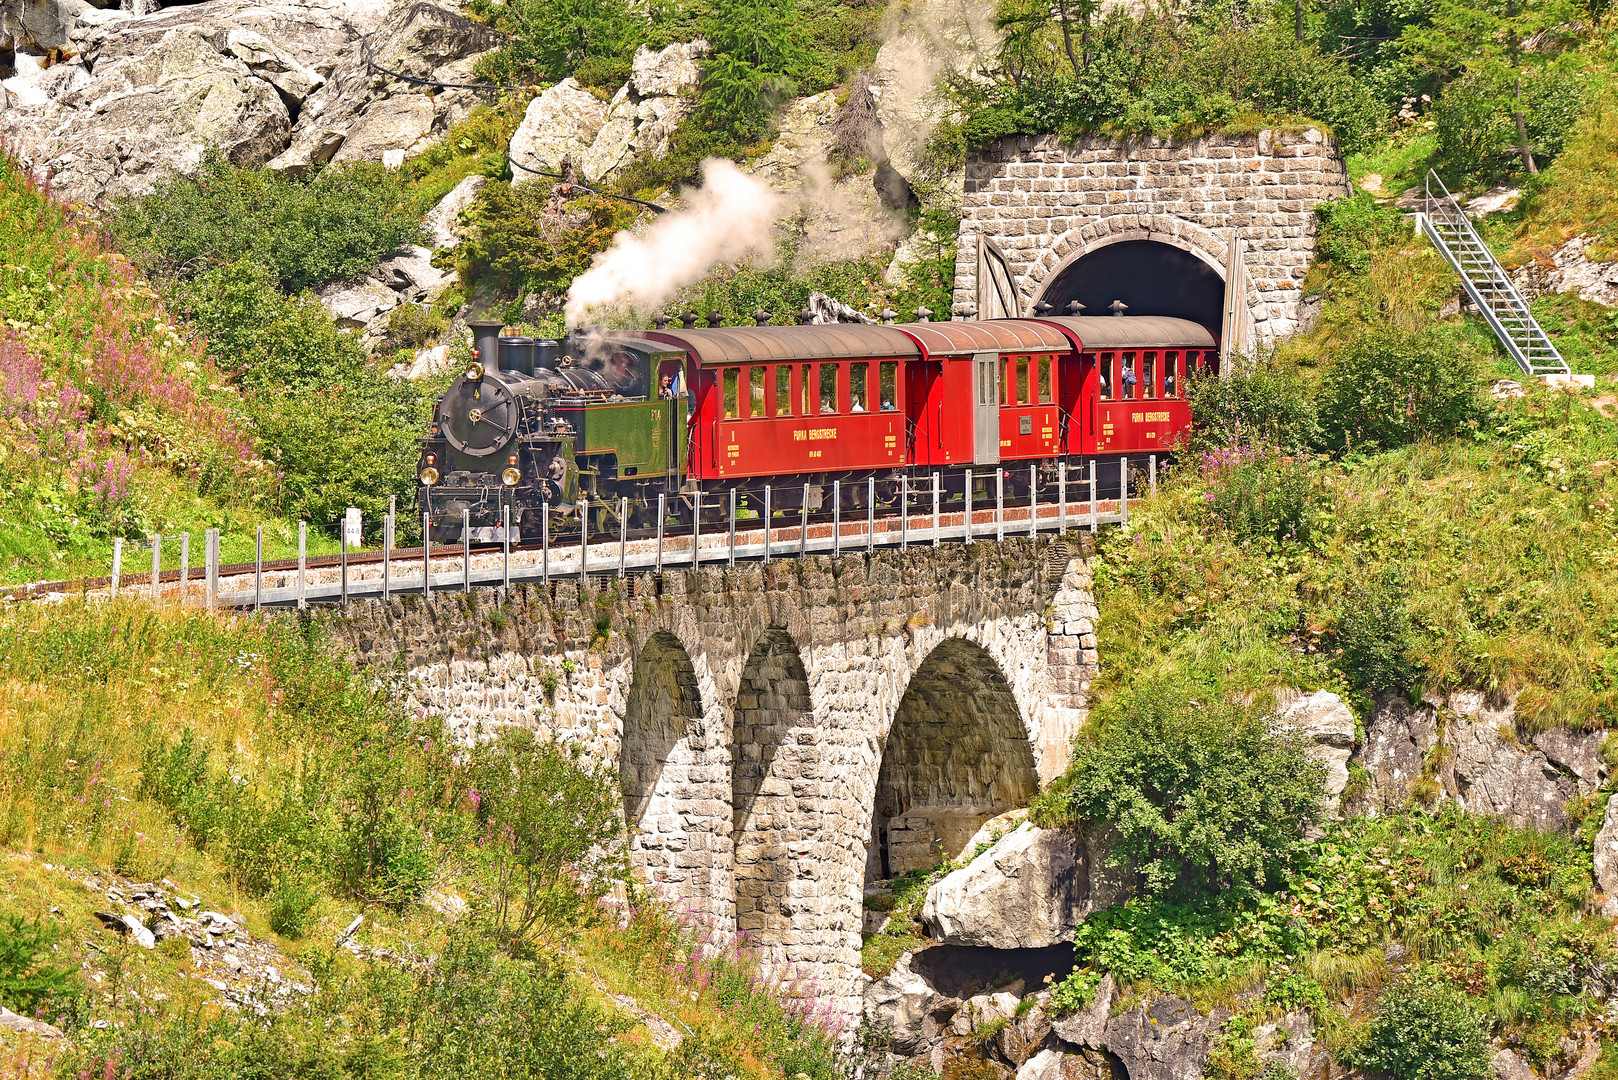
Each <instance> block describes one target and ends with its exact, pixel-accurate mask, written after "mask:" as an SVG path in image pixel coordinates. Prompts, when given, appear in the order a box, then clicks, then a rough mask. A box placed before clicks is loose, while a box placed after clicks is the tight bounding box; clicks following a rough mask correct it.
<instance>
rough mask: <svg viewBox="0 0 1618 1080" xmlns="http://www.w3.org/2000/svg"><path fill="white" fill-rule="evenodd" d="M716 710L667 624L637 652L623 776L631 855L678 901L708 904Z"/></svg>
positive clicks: (713, 842) (647, 875) (704, 906)
mask: <svg viewBox="0 0 1618 1080" xmlns="http://www.w3.org/2000/svg"><path fill="white" fill-rule="evenodd" d="M707 713H708V709H707V708H706V707H705V705H704V702H703V694H702V689H701V685H700V681H699V679H698V675H697V670H696V666H695V665H694V664H693V663H692V661H691V656H690V654H689V653H688V652H687V650H686V648H685V646H684V645H683V644H682V643H681V641H680V639H679V638H678V637H676V636H675V635H674V634H672V633H670V632H668V631H666V630H661V631H658V632H656V633H653V634H651V635H650V636H649V637H648V638H647V639H646V640H645V641H644V642H643V643H642V644H641V647H640V649H639V651H638V653H637V654H636V655H635V659H634V664H633V675H632V676H631V679H630V683H629V689H628V692H627V694H626V695H625V698H624V713H623V727H622V736H621V740H620V744H619V777H620V779H621V781H622V785H623V794H624V823H625V826H626V827H627V830H628V833H629V850H630V861H631V863H632V864H633V865H634V867H635V869H636V870H637V871H639V872H640V873H641V874H642V875H643V876H644V878H645V880H646V881H648V882H649V883H651V884H652V885H654V886H656V887H658V888H659V890H660V891H661V892H663V893H664V895H665V896H668V897H670V898H671V899H676V900H684V901H686V902H687V903H688V904H690V905H691V906H693V907H696V908H697V909H698V910H706V909H707V908H708V907H709V906H710V905H709V904H708V903H707V901H708V898H709V897H710V895H711V893H712V892H713V881H712V876H713V875H712V870H713V863H714V858H713V850H714V848H715V847H716V846H717V844H716V841H717V840H718V839H720V838H719V837H718V836H716V835H715V834H716V832H717V831H719V830H718V829H717V828H716V827H715V826H716V825H717V824H718V823H716V822H715V821H713V817H714V815H713V814H712V813H711V806H710V804H711V802H712V800H711V793H709V792H707V791H706V790H705V788H706V786H707V785H706V783H705V781H706V780H707V773H708V772H709V771H710V770H709V769H708V765H709V762H708V757H709V752H708V744H709V742H710V739H709V733H708V731H707V728H708V727H709V723H708V718H707Z"/></svg>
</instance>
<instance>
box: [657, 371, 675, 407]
mask: <svg viewBox="0 0 1618 1080" xmlns="http://www.w3.org/2000/svg"><path fill="white" fill-rule="evenodd" d="M657 396H658V397H660V398H663V399H665V400H667V401H673V400H674V398H675V396H676V391H675V389H674V376H673V375H665V376H663V380H662V381H661V382H660V383H658V386H657Z"/></svg>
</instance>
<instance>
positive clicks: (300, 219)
mask: <svg viewBox="0 0 1618 1080" xmlns="http://www.w3.org/2000/svg"><path fill="white" fill-rule="evenodd" d="M112 231H113V235H114V236H115V237H117V239H118V241H119V243H120V244H121V245H122V247H123V249H124V251H125V252H126V253H128V254H129V256H130V257H131V258H132V259H133V260H134V261H135V262H136V264H138V265H139V266H140V267H141V268H142V269H144V270H145V271H146V272H147V273H148V274H152V275H153V276H155V277H158V278H191V277H195V276H197V275H199V274H202V273H205V272H206V271H208V270H209V269H211V268H213V267H215V266H221V265H224V264H226V263H233V262H236V261H238V260H240V259H243V258H250V259H252V260H253V261H254V262H257V263H259V264H260V265H262V266H263V267H264V268H265V269H267V270H268V271H269V273H270V274H271V275H272V276H273V277H274V279H275V281H276V283H277V285H279V287H280V289H281V291H282V292H287V293H298V292H302V291H303V290H305V289H313V288H318V287H320V286H321V285H325V284H327V283H328V282H333V281H342V280H345V279H349V278H355V277H359V276H360V275H362V274H365V273H368V272H369V271H370V270H371V268H372V267H374V266H375V265H376V264H377V262H378V261H379V260H380V259H382V258H383V257H385V256H387V255H388V254H390V253H392V252H394V251H397V250H398V249H400V248H402V247H405V246H406V245H409V244H413V243H416V242H418V241H419V240H420V238H421V226H420V216H419V214H418V212H417V210H416V207H415V204H414V202H413V200H412V198H411V195H410V191H409V189H408V188H407V187H406V186H405V184H404V182H403V181H402V180H401V179H400V178H399V176H398V175H397V174H396V173H394V172H392V171H390V170H388V169H385V168H383V167H382V166H381V165H376V164H351V165H333V166H329V167H327V168H324V169H321V170H319V171H317V172H316V173H314V175H312V176H310V177H309V178H307V179H291V178H289V177H288V176H286V175H284V174H281V173H276V172H271V171H270V170H268V169H260V168H246V167H241V166H236V165H232V164H231V163H230V162H229V161H227V160H225V158H224V157H222V156H220V155H217V154H213V155H210V156H209V157H208V158H207V159H206V160H205V161H204V162H203V165H202V168H201V169H199V170H198V171H197V172H196V173H195V174H193V175H191V176H178V177H175V178H173V179H171V180H164V181H161V182H160V183H158V185H157V187H156V188H155V189H154V190H153V191H152V193H151V194H150V195H147V196H145V197H143V198H140V199H138V200H132V201H128V202H125V203H123V204H121V205H120V206H119V208H118V210H117V212H116V213H115V214H114V216H113V219H112Z"/></svg>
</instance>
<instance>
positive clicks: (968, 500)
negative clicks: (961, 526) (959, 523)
mask: <svg viewBox="0 0 1618 1080" xmlns="http://www.w3.org/2000/svg"><path fill="white" fill-rule="evenodd" d="M964 490H965V492H966V542H967V543H968V544H970V543H971V542H972V470H971V469H968V470H966V488H965V489H964Z"/></svg>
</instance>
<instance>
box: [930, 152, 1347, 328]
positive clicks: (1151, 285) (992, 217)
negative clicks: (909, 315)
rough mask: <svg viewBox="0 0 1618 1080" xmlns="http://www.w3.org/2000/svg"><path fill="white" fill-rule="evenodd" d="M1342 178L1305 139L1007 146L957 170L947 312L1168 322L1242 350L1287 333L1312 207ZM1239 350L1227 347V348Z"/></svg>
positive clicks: (1341, 185)
mask: <svg viewBox="0 0 1618 1080" xmlns="http://www.w3.org/2000/svg"><path fill="white" fill-rule="evenodd" d="M1348 190H1349V185H1348V172H1347V169H1346V168H1344V165H1343V160H1342V156H1341V155H1340V154H1339V153H1338V150H1337V148H1336V146H1335V145H1334V144H1333V143H1332V141H1331V140H1330V139H1329V138H1328V137H1327V136H1325V135H1324V134H1322V133H1321V132H1320V131H1319V130H1317V129H1314V128H1305V129H1302V130H1298V131H1274V130H1266V131H1259V132H1256V133H1254V134H1250V135H1223V134H1219V135H1208V136H1204V137H1202V138H1196V139H1158V138H1150V139H1139V140H1129V141H1124V140H1116V139H1104V138H1085V139H1080V140H1077V141H1075V142H1064V141H1062V140H1061V139H1059V138H1057V137H1056V136H1054V135H1042V136H1037V137H1036V136H1016V137H1010V138H1005V139H1001V140H1000V141H999V142H998V143H996V144H995V145H994V146H992V147H990V148H988V149H986V150H983V151H980V152H976V153H974V154H972V155H971V156H969V157H968V159H967V163H966V176H965V188H964V191H963V194H962V219H961V230H960V238H959V247H958V249H957V255H956V260H955V295H954V305H955V310H956V311H957V312H961V311H962V310H964V309H965V308H966V307H967V306H968V305H970V306H972V307H974V308H976V309H977V311H978V313H979V314H980V315H981V316H983V317H988V318H996V317H1001V316H1005V315H1031V314H1033V313H1034V311H1035V305H1036V304H1040V303H1048V304H1051V305H1052V307H1053V308H1055V309H1056V310H1057V311H1058V312H1060V311H1063V310H1065V308H1066V305H1067V303H1068V302H1069V301H1071V300H1079V301H1080V302H1082V303H1084V304H1085V305H1086V313H1087V314H1091V315H1101V314H1105V313H1106V309H1107V306H1108V305H1110V304H1111V303H1112V301H1113V300H1115V299H1121V300H1123V301H1124V302H1125V303H1127V304H1128V305H1129V314H1131V315H1176V316H1179V317H1181V318H1188V319H1192V320H1194V321H1197V322H1201V323H1202V324H1204V325H1205V326H1208V327H1209V328H1210V329H1214V330H1216V331H1219V330H1221V329H1222V330H1223V331H1224V332H1225V334H1226V335H1227V337H1229V338H1230V339H1231V344H1233V345H1235V346H1237V347H1238V348H1242V349H1246V348H1247V347H1249V346H1250V345H1252V344H1256V343H1257V342H1259V341H1262V340H1265V339H1274V338H1279V337H1284V336H1286V335H1287V334H1290V333H1292V331H1293V330H1294V329H1295V328H1296V327H1297V325H1298V319H1299V310H1298V306H1299V300H1300V298H1301V297H1302V293H1303V277H1304V272H1305V270H1307V269H1308V266H1309V259H1310V257H1311V256H1312V254H1313V252H1314V244H1315V217H1314V209H1315V206H1316V205H1318V204H1319V203H1320V202H1322V201H1323V200H1326V199H1330V198H1334V197H1337V196H1341V195H1346V194H1347V193H1348ZM1236 339H1240V340H1236Z"/></svg>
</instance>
